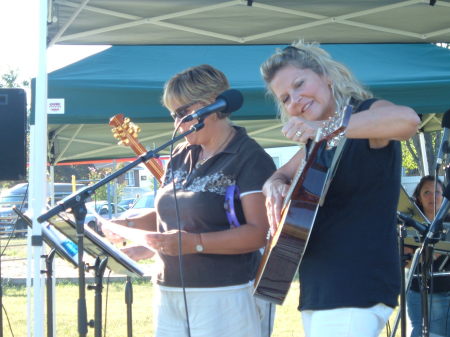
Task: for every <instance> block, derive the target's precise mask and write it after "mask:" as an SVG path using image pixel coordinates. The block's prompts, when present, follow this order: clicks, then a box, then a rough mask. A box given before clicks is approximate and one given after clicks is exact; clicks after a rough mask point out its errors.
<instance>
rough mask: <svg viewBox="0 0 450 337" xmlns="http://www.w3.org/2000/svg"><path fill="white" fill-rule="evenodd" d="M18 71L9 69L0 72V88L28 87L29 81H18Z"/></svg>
mask: <svg viewBox="0 0 450 337" xmlns="http://www.w3.org/2000/svg"><path fill="white" fill-rule="evenodd" d="M18 78H19V72H18V71H15V70H10V71H9V72H7V73H6V74H2V75H1V77H0V88H28V87H29V86H30V82H28V81H22V82H20V83H19V82H18Z"/></svg>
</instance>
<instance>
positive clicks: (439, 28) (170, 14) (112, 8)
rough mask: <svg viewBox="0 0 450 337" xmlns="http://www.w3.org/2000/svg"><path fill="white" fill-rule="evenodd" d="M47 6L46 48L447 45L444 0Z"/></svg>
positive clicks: (448, 4)
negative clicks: (303, 42) (300, 41)
mask: <svg viewBox="0 0 450 337" xmlns="http://www.w3.org/2000/svg"><path fill="white" fill-rule="evenodd" d="M49 3H50V4H51V7H50V8H49V10H50V12H49V15H48V17H49V18H50V19H49V22H50V24H49V26H48V40H49V45H52V44H114V45H118V44H127V45H141V44H281V43H289V42H291V41H293V40H297V39H299V38H300V37H302V38H304V39H305V40H307V41H319V42H321V43H399V42H401V43H424V42H425V43H430V42H450V27H449V19H448V18H449V17H450V0H437V1H436V0H430V1H424V0H406V1H403V0H377V1H371V0H348V1H335V0H302V1H298V0H277V1H273V0H255V1H253V0H247V1H245V0H231V1H226V0H189V1H186V0H177V1H167V0H152V1H148V0H127V1H123V0H71V1H68V0H53V1H51V2H49ZM431 4H434V5H433V6H431Z"/></svg>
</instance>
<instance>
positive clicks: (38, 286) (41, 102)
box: [28, 0, 48, 337]
mask: <svg viewBox="0 0 450 337" xmlns="http://www.w3.org/2000/svg"><path fill="white" fill-rule="evenodd" d="M47 6H48V2H47V0H41V1H40V2H39V11H38V12H39V19H38V26H39V27H38V29H37V32H38V34H39V39H38V46H37V47H38V48H37V50H38V75H37V77H36V99H35V112H36V115H35V125H34V126H31V127H30V142H31V143H32V144H31V147H30V171H29V181H30V193H29V197H28V204H29V205H30V208H31V209H32V210H33V228H32V237H31V245H32V253H33V261H34V269H33V270H34V282H33V297H34V298H33V299H34V302H33V306H34V317H33V328H34V329H33V330H34V333H33V336H35V337H41V336H43V334H44V310H43V279H42V276H41V255H42V248H43V244H42V243H43V240H42V228H41V224H40V223H39V222H38V221H37V220H36V219H37V217H38V216H39V215H40V214H41V213H43V212H44V211H45V199H46V194H47V193H46V191H47V175H46V170H47V110H46V102H47Z"/></svg>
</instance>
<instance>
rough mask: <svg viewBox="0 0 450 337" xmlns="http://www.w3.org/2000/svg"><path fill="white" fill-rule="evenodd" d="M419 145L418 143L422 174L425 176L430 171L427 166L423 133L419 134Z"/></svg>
mask: <svg viewBox="0 0 450 337" xmlns="http://www.w3.org/2000/svg"><path fill="white" fill-rule="evenodd" d="M419 143H420V151H421V152H422V165H423V174H424V175H426V176H427V175H429V174H430V169H429V166H428V157H427V149H426V148H425V136H424V134H423V132H420V133H419Z"/></svg>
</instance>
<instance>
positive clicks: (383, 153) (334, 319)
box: [261, 42, 419, 337]
mask: <svg viewBox="0 0 450 337" xmlns="http://www.w3.org/2000/svg"><path fill="white" fill-rule="evenodd" d="M261 72H262V75H263V77H264V80H265V82H266V84H267V87H268V90H269V92H270V93H271V94H272V95H273V96H274V98H275V100H276V101H277V103H278V106H279V108H280V112H281V114H282V117H283V119H284V121H285V124H284V127H283V129H282V132H283V133H284V135H285V136H286V137H287V138H289V139H292V140H294V141H296V142H298V143H300V144H306V143H308V141H309V140H314V139H315V138H316V133H317V131H318V129H320V128H321V127H322V125H323V123H324V121H326V120H328V119H330V118H333V117H334V115H335V112H336V111H341V110H342V107H343V105H344V104H345V102H347V101H348V99H349V98H352V99H353V100H356V101H357V104H355V113H354V114H353V115H352V116H351V118H350V121H349V123H348V126H347V128H346V138H347V141H346V143H345V145H344V147H343V149H342V151H341V156H340V161H339V164H338V165H337V168H336V170H335V171H334V173H333V179H332V180H331V185H330V187H329V189H328V192H327V195H326V198H325V200H324V203H323V204H322V205H321V207H319V209H318V211H317V215H316V217H315V220H314V228H313V229H312V231H311V233H310V235H309V240H308V246H307V248H306V251H305V253H304V255H303V259H302V262H301V264H300V269H299V272H300V305H299V310H300V311H301V312H302V319H303V325H304V329H305V335H306V336H307V337H322V336H323V337H325V336H334V337H340V336H355V337H356V336H357V337H360V336H365V337H368V336H373V337H375V336H378V335H379V333H380V331H381V329H382V328H383V326H384V324H385V323H386V321H387V320H388V318H389V316H390V314H391V313H392V310H393V308H394V307H395V306H396V305H397V297H398V294H399V289H400V275H399V273H398V270H399V266H398V265H399V261H398V250H397V241H396V236H397V234H396V207H397V203H398V196H399V190H400V168H401V149H400V142H399V141H400V140H404V139H408V138H409V137H411V136H412V135H414V133H415V132H416V131H417V128H418V125H419V118H418V116H417V114H416V113H415V112H414V110H412V109H411V108H409V107H406V106H399V105H395V104H393V103H391V102H388V101H385V100H378V99H374V98H372V95H371V93H370V92H368V91H367V90H365V89H364V88H363V87H362V86H361V85H360V84H359V83H358V82H357V80H356V79H355V78H354V77H353V75H352V74H351V73H350V71H349V70H348V69H347V68H346V67H345V66H344V65H342V64H340V63H338V62H336V61H334V60H333V59H332V58H331V57H330V55H329V54H328V53H327V52H326V51H324V50H323V49H321V48H320V47H318V46H317V45H315V44H305V43H303V42H299V43H295V44H293V45H292V46H289V47H287V48H285V49H284V50H279V51H277V52H276V53H275V54H274V55H272V56H271V57H270V58H269V59H268V60H267V61H266V62H265V63H264V64H263V65H262V66H261ZM306 148H308V146H303V147H302V148H301V149H300V150H299V151H298V153H297V154H296V155H295V156H294V157H293V158H292V159H291V160H290V161H289V162H288V163H287V164H286V165H284V166H282V167H281V168H280V169H278V170H277V171H276V172H275V173H274V174H273V175H272V176H271V178H269V180H267V182H266V183H265V185H264V189H263V192H264V194H265V196H266V206H267V210H268V217H269V222H270V224H271V230H272V233H275V232H276V228H277V225H278V224H279V223H280V221H281V219H282V205H283V201H284V198H285V197H286V194H287V191H288V189H289V185H290V183H291V180H292V178H293V177H294V175H295V174H296V171H297V169H298V168H299V167H300V166H301V165H302V163H303V161H305V160H307V158H305V156H306V152H307V150H306ZM334 151H335V149H328V148H323V149H322V151H321V152H320V153H318V154H317V162H318V163H322V164H323V165H325V166H327V165H329V164H330V162H331V161H332V157H333V154H334Z"/></svg>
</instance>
